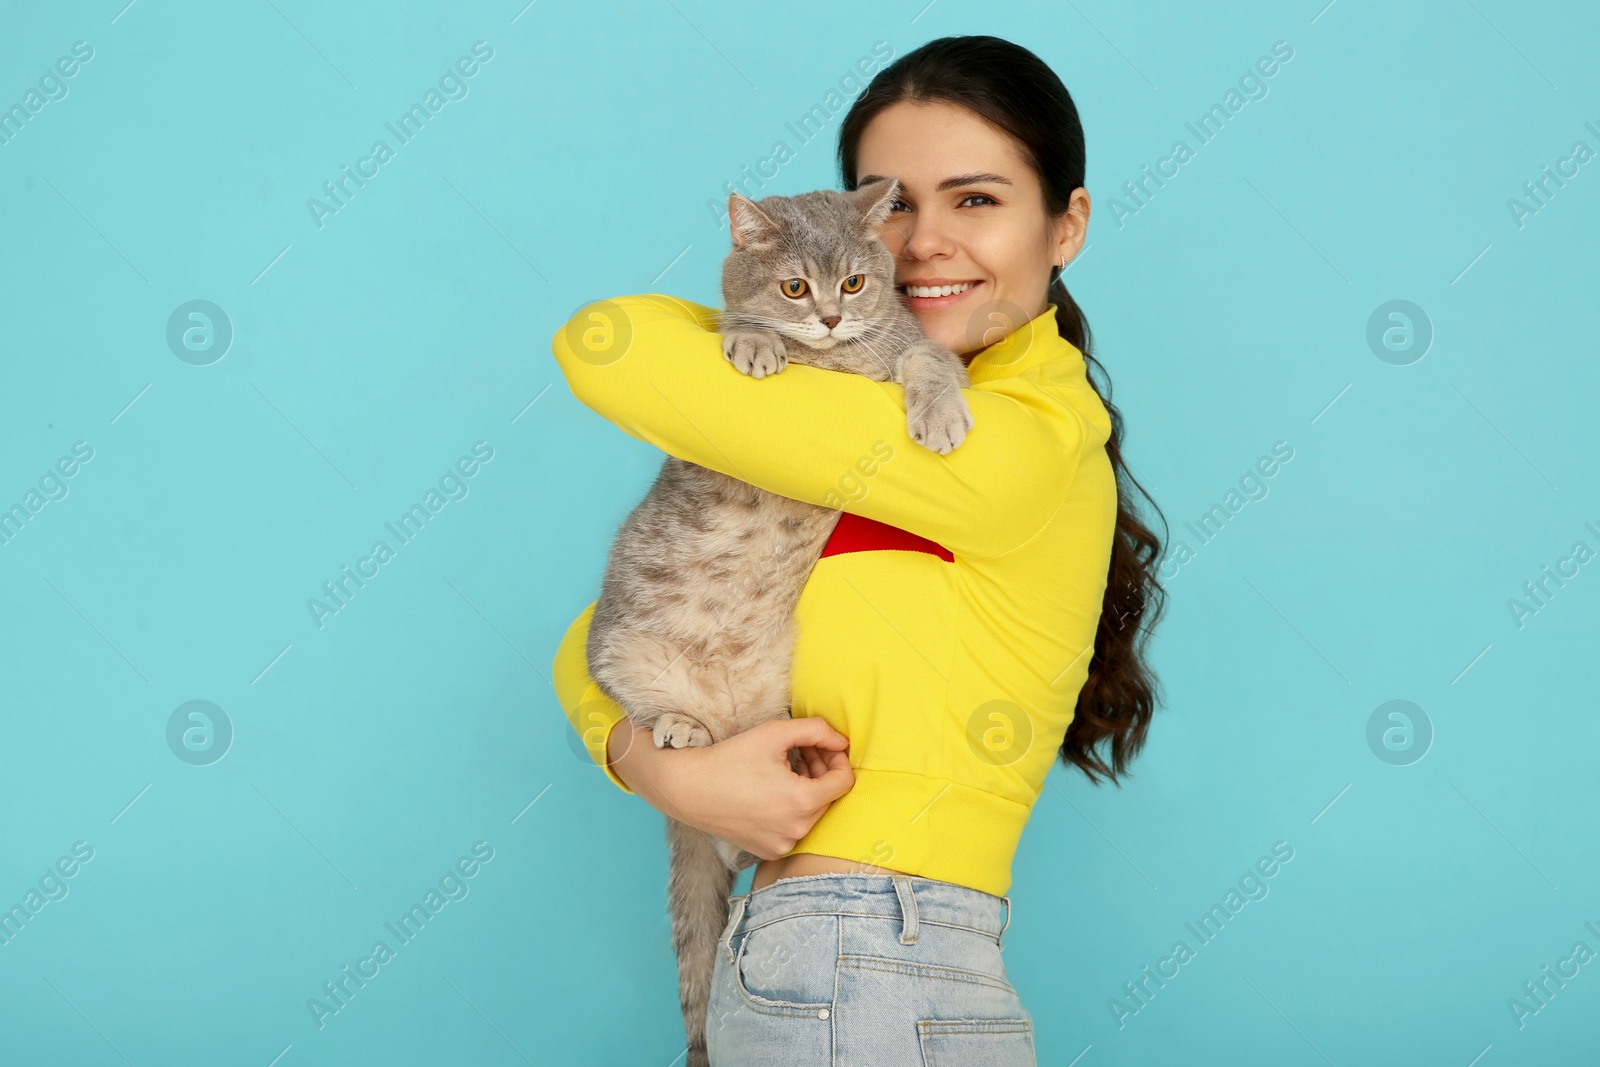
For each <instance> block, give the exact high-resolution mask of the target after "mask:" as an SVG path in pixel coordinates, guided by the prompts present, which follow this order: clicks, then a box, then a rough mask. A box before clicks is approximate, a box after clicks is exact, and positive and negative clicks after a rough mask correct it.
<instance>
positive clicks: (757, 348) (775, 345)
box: [722, 330, 789, 378]
mask: <svg viewBox="0 0 1600 1067" xmlns="http://www.w3.org/2000/svg"><path fill="white" fill-rule="evenodd" d="M722 354H723V355H724V356H726V357H727V359H728V362H729V363H732V364H733V365H734V367H735V368H737V369H738V371H739V373H740V374H748V375H750V377H752V378H765V377H766V376H767V375H769V374H777V373H778V372H779V371H781V370H782V369H783V368H784V367H786V366H788V365H789V352H788V350H787V349H786V348H785V347H784V344H783V337H782V336H781V335H779V334H778V333H776V332H774V331H772V330H729V331H728V332H727V333H725V334H723V335H722Z"/></svg>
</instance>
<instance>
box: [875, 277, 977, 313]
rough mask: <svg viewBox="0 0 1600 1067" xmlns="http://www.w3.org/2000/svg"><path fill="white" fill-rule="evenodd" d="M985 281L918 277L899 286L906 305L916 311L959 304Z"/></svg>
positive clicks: (939, 308)
mask: <svg viewBox="0 0 1600 1067" xmlns="http://www.w3.org/2000/svg"><path fill="white" fill-rule="evenodd" d="M982 285H983V282H981V281H976V280H971V281H961V282H948V281H941V280H939V279H933V278H929V279H918V280H917V281H913V282H903V283H901V284H899V285H897V286H895V288H896V289H899V290H900V292H901V293H902V294H903V295H904V296H905V298H906V306H907V307H909V308H910V309H911V310H912V311H915V312H926V311H939V310H942V309H944V308H947V307H951V306H953V305H955V304H959V303H960V302H961V301H963V300H965V299H966V298H967V297H968V296H970V295H971V294H972V293H974V292H976V291H977V290H978V289H979V288H980V287H982Z"/></svg>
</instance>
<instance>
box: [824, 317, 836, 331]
mask: <svg viewBox="0 0 1600 1067" xmlns="http://www.w3.org/2000/svg"><path fill="white" fill-rule="evenodd" d="M822 325H824V326H826V327H827V328H828V329H830V330H831V329H833V328H834V327H835V326H837V325H839V316H837V315H824V316H822Z"/></svg>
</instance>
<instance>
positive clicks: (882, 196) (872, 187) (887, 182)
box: [850, 178, 900, 230]
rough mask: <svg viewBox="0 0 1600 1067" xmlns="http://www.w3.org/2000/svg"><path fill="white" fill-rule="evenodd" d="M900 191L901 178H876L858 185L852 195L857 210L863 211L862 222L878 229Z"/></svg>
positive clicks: (866, 225) (870, 228)
mask: <svg viewBox="0 0 1600 1067" xmlns="http://www.w3.org/2000/svg"><path fill="white" fill-rule="evenodd" d="M899 193H900V179H899V178H874V179H873V180H872V181H870V182H867V183H866V184H865V185H861V186H858V187H857V188H856V190H855V192H853V193H851V194H850V196H851V197H852V199H853V200H854V201H855V205H856V210H857V211H859V212H861V224H862V226H864V227H866V228H867V229H869V230H872V229H876V228H877V227H878V226H879V225H880V224H881V223H882V222H883V220H884V219H886V218H888V217H889V211H890V209H891V208H893V207H894V198H895V197H896V196H898V195H899Z"/></svg>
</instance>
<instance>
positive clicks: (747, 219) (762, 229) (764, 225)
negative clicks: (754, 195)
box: [728, 193, 778, 249]
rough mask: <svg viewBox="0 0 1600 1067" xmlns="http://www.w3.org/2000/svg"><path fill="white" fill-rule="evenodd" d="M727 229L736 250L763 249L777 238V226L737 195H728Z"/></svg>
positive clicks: (753, 202)
mask: <svg viewBox="0 0 1600 1067" xmlns="http://www.w3.org/2000/svg"><path fill="white" fill-rule="evenodd" d="M728 229H729V230H730V231H731V232H732V234H733V243H734V247H736V248H745V249H749V248H765V247H766V246H767V245H769V244H771V243H772V242H773V241H775V240H777V238H778V224H777V223H775V222H773V221H772V220H771V219H770V218H768V217H767V215H766V214H765V213H764V212H763V211H762V210H761V209H760V208H758V207H756V205H755V201H753V200H750V199H749V198H748V197H743V196H740V195H739V194H738V193H729V194H728Z"/></svg>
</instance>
